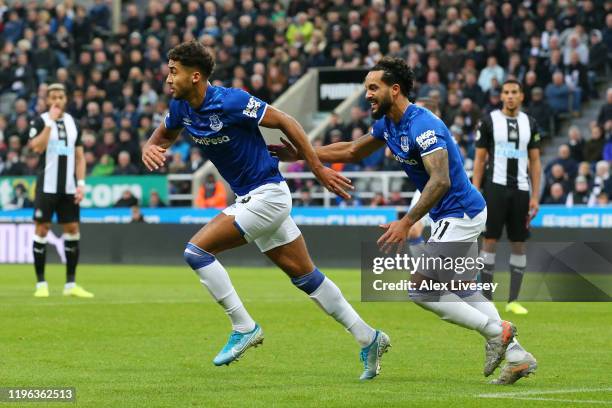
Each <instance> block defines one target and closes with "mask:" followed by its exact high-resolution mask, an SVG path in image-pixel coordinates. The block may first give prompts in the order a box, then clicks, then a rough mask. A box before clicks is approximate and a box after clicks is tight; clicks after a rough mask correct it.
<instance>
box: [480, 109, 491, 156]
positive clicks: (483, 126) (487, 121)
mask: <svg viewBox="0 0 612 408" xmlns="http://www.w3.org/2000/svg"><path fill="white" fill-rule="evenodd" d="M492 146H493V123H492V121H491V115H487V116H485V117H484V118H482V120H481V121H480V125H479V126H478V130H477V131H476V147H482V148H485V149H489V148H491V147H492Z"/></svg>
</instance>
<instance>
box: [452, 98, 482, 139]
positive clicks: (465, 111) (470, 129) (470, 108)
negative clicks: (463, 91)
mask: <svg viewBox="0 0 612 408" xmlns="http://www.w3.org/2000/svg"><path fill="white" fill-rule="evenodd" d="M456 116H460V117H461V118H463V133H464V134H466V135H472V134H473V133H474V130H475V129H476V126H478V122H479V121H480V109H478V107H477V106H475V105H474V104H473V103H472V100H471V99H470V98H463V99H462V100H461V106H460V109H459V113H458V114H457V115H456Z"/></svg>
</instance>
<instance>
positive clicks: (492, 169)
mask: <svg viewBox="0 0 612 408" xmlns="http://www.w3.org/2000/svg"><path fill="white" fill-rule="evenodd" d="M523 98H524V94H523V89H522V87H521V84H520V82H518V81H516V80H514V79H509V80H507V81H505V82H504V84H503V85H502V90H501V100H502V103H503V106H502V109H501V110H500V109H497V110H494V111H493V112H491V113H490V114H488V115H486V116H485V117H484V118H483V119H482V122H481V123H480V128H479V129H478V133H477V136H476V158H475V160H474V176H473V179H472V181H473V183H474V186H475V187H476V188H478V189H480V188H481V187H482V183H483V175H484V171H485V165H486V164H488V172H487V181H486V183H485V186H484V197H485V200H486V201H487V209H488V217H487V227H486V231H485V233H484V245H483V250H482V252H481V257H482V258H483V260H484V268H483V270H482V274H481V279H482V281H483V282H492V281H493V269H494V267H495V250H496V246H497V241H498V240H499V238H500V237H501V235H502V231H503V229H504V225H505V226H506V233H507V235H508V239H509V240H510V243H511V248H512V253H511V255H510V295H509V297H508V304H507V305H506V311H507V312H512V313H515V314H527V309H525V308H524V307H523V306H522V305H521V304H520V303H518V302H517V299H518V295H519V291H520V289H521V283H522V281H523V274H524V272H525V266H526V265H527V256H526V255H525V241H526V240H527V238H528V237H529V223H530V221H531V219H532V218H533V217H535V215H536V214H537V212H538V208H539V205H538V202H539V194H540V171H541V163H540V134H539V133H538V126H537V124H536V121H535V120H534V119H533V118H532V117H531V116H529V115H527V114H525V113H524V112H521V103H522V102H523ZM530 190H531V196H530ZM485 296H487V297H488V298H489V299H491V297H492V293H491V292H490V291H489V292H487V293H485Z"/></svg>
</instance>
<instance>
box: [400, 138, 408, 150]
mask: <svg viewBox="0 0 612 408" xmlns="http://www.w3.org/2000/svg"><path fill="white" fill-rule="evenodd" d="M408 140H409V139H408V136H401V137H400V147H401V148H402V151H403V152H404V153H408V150H410V145H409V144H408Z"/></svg>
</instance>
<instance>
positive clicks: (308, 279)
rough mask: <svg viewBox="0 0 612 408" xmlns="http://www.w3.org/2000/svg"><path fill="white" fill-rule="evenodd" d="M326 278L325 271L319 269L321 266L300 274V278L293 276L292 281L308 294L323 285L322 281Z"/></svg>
mask: <svg viewBox="0 0 612 408" xmlns="http://www.w3.org/2000/svg"><path fill="white" fill-rule="evenodd" d="M324 280H325V275H324V274H323V272H321V271H320V270H319V268H315V269H314V271H312V272H310V273H308V274H306V275H304V276H300V277H298V278H291V282H292V283H293V284H294V285H295V286H296V287H297V288H298V289H300V290H302V291H304V292H306V293H307V294H309V295H310V294H311V293H313V292H314V291H315V290H317V289H318V288H319V286H321V283H323V281H324Z"/></svg>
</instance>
